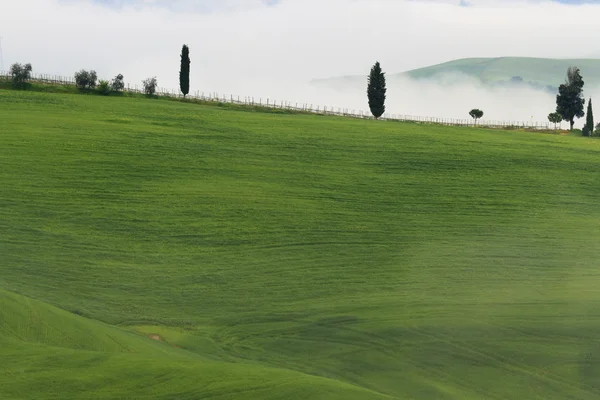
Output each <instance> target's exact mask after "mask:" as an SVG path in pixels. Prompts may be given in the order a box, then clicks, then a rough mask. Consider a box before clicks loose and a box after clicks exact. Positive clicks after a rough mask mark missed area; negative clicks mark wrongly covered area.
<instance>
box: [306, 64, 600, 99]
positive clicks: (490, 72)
mask: <svg viewBox="0 0 600 400" xmlns="http://www.w3.org/2000/svg"><path fill="white" fill-rule="evenodd" d="M572 65H576V66H578V67H579V68H580V69H581V73H582V75H583V77H584V80H585V82H586V85H587V87H588V88H589V87H598V86H600V59H549V58H528V57H498V58H466V59H460V60H453V61H449V62H445V63H442V64H437V65H432V66H429V67H424V68H419V69H415V70H411V71H407V72H404V73H400V74H394V73H388V79H389V80H390V82H392V83H393V82H394V81H395V80H401V79H403V78H407V77H408V78H412V79H433V80H436V79H438V78H442V77H444V76H446V77H447V76H450V78H449V80H448V79H445V81H446V82H448V81H450V82H451V81H452V79H454V80H457V79H459V77H458V76H457V74H459V75H461V76H463V77H469V78H474V79H476V80H478V81H480V82H482V83H483V84H486V85H499V84H502V85H519V84H520V85H528V86H530V87H533V88H537V89H541V90H548V91H554V92H556V90H557V88H558V86H559V85H560V84H561V83H563V82H564V81H565V76H566V71H567V69H568V68H569V67H570V66H572ZM514 77H520V78H521V79H522V82H515V81H514V80H513V78H514ZM365 82H366V75H365V77H362V76H348V77H340V78H332V79H323V80H315V81H313V83H314V84H316V85H319V86H332V87H343V86H345V85H348V86H352V85H359V84H361V85H363V86H364V84H365Z"/></svg>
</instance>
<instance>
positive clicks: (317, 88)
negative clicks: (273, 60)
mask: <svg viewBox="0 0 600 400" xmlns="http://www.w3.org/2000/svg"><path fill="white" fill-rule="evenodd" d="M361 80H362V79H361V78H355V77H353V78H347V79H332V80H326V81H316V82H308V83H304V82H296V83H293V82H280V83H275V84H274V83H271V82H266V81H246V82H242V81H238V82H235V83H232V86H231V87H225V88H221V90H220V91H217V92H218V93H219V94H220V95H227V96H229V95H230V94H231V95H234V96H238V95H239V96H241V98H242V99H243V98H244V96H252V97H254V99H255V101H259V99H262V101H263V102H265V101H266V100H267V99H269V101H270V102H271V103H272V102H273V101H277V102H278V103H279V102H281V101H282V100H283V101H288V102H290V103H292V105H295V104H296V103H298V105H302V104H304V103H306V104H308V105H312V106H313V107H315V108H316V107H317V106H319V107H320V108H321V109H322V108H323V106H327V107H328V108H330V107H334V108H335V109H336V110H337V109H338V108H343V109H349V110H350V111H352V110H356V111H359V110H362V111H364V112H368V110H369V108H368V103H367V97H366V81H367V79H366V77H365V78H364V82H362V83H361V82H360V81H361ZM227 86H229V85H227ZM557 86H558V85H557ZM387 87H388V92H387V101H386V110H387V114H388V115H391V114H396V115H398V116H400V115H402V116H420V117H434V118H453V119H464V120H469V119H470V117H469V111H470V110H471V109H473V108H479V109H481V110H483V111H484V113H485V114H484V117H483V120H486V121H505V122H515V123H523V122H526V123H531V122H534V123H535V122H539V123H546V122H547V121H548V119H547V116H548V114H549V113H551V112H554V111H555V109H556V94H553V93H550V92H548V91H544V90H541V89H535V88H531V87H527V86H523V85H506V86H489V85H485V84H483V83H482V82H481V81H479V80H478V79H476V78H473V77H469V76H464V75H458V74H456V75H455V74H447V75H441V76H440V75H438V76H436V77H434V78H431V79H411V78H408V77H405V76H401V75H395V76H390V77H388V82H387ZM557 89H558V88H557ZM584 89H585V88H584ZM557 91H558V90H557ZM596 94H600V88H599V87H595V88H587V90H584V95H585V97H586V102H587V99H588V98H589V97H590V95H591V96H592V98H593V97H595V95H596ZM599 115H600V114H599ZM584 123H585V118H581V119H579V120H576V124H575V126H576V127H579V128H581V127H583V124H584ZM567 126H568V124H567V123H566V122H563V124H562V127H563V128H566V127H567Z"/></svg>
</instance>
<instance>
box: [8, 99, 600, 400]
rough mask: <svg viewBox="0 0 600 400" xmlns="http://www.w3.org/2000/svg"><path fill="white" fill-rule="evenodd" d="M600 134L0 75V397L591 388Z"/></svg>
mask: <svg viewBox="0 0 600 400" xmlns="http://www.w3.org/2000/svg"><path fill="white" fill-rule="evenodd" d="M599 167H600V141H596V140H592V139H584V138H579V137H571V136H560V135H549V134H541V133H526V132H517V131H512V132H501V131H487V130H479V129H472V128H452V127H442V126H434V125H431V126H425V125H419V124H410V123H394V122H384V121H366V120H365V121H363V120H352V119H343V118H333V117H323V116H316V115H313V116H311V115H285V114H275V113H258V112H251V111H243V110H237V111H235V110H231V109H229V108H228V107H226V106H224V107H216V106H198V105H194V104H184V103H178V102H169V101H162V100H147V99H139V98H118V97H108V98H106V97H97V96H83V95H69V94H49V93H28V92H14V91H3V90H0V360H2V362H0V398H2V399H10V400H16V399H19V400H20V399H30V398H36V399H58V398H69V399H88V398H94V399H123V398H131V399H199V398H214V399H248V398H256V399H265V398H266V399H336V398H337V399H353V398H354V399H461V400H462V399H516V398H520V399H545V400H551V399H561V400H562V399H567V398H569V399H597V398H599V397H600V340H599V339H598V332H600V311H599V310H600V292H599V291H598V290H597V288H598V285H599V284H600V271H598V268H596V265H597V263H598V261H597V260H598V259H600V245H598V238H599V237H600V223H599V222H600V203H599V202H598V198H599V195H600V176H599V175H598V174H597V173H596V170H597V169H598V168H599Z"/></svg>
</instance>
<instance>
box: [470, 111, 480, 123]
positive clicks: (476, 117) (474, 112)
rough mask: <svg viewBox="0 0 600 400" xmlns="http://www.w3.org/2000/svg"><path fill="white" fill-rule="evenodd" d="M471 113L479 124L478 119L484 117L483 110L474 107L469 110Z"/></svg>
mask: <svg viewBox="0 0 600 400" xmlns="http://www.w3.org/2000/svg"><path fill="white" fill-rule="evenodd" d="M469 115H470V116H471V118H473V120H475V125H477V120H478V119H481V117H483V111H481V110H479V109H477V108H474V109H472V110H471V111H469Z"/></svg>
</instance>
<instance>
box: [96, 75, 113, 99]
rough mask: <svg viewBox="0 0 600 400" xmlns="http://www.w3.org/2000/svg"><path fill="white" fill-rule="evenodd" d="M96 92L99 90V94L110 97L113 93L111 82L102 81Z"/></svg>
mask: <svg viewBox="0 0 600 400" xmlns="http://www.w3.org/2000/svg"><path fill="white" fill-rule="evenodd" d="M96 90H98V93H100V94H101V95H103V96H108V95H109V94H110V92H112V87H111V85H110V82H109V81H105V80H102V79H101V80H100V82H99V84H98V87H97V88H96Z"/></svg>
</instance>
